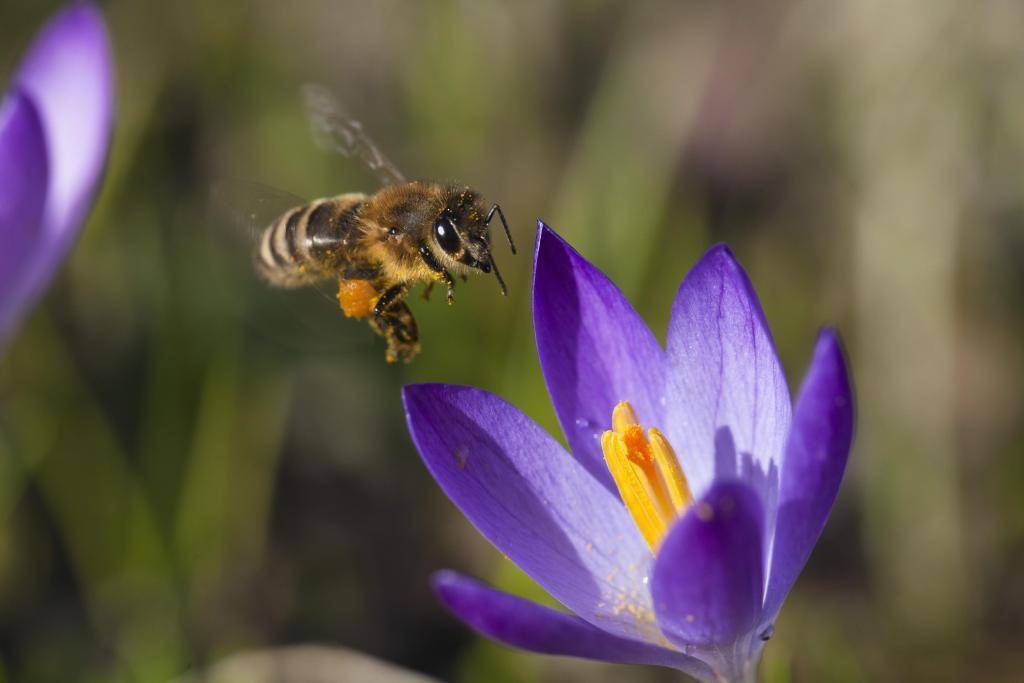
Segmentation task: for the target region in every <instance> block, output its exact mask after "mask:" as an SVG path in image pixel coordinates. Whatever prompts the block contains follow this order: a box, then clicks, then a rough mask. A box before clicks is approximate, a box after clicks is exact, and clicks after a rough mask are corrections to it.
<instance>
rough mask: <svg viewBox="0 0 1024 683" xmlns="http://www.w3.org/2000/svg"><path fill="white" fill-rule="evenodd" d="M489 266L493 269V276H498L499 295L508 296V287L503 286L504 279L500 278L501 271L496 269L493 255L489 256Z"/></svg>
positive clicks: (496, 265)
mask: <svg viewBox="0 0 1024 683" xmlns="http://www.w3.org/2000/svg"><path fill="white" fill-rule="evenodd" d="M490 262H491V268H492V269H493V270H494V277H496V278H498V286H499V287H501V295H502V296H508V287H506V286H505V281H504V280H503V279H502V278H501V272H499V271H498V264H497V263H496V262H495V260H494V257H493V256H491V257H490Z"/></svg>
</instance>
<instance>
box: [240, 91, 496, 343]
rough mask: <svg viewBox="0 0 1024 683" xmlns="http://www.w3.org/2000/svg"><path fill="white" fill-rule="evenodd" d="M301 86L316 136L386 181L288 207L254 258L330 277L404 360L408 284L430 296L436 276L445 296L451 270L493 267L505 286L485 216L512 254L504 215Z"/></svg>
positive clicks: (275, 272) (271, 271) (273, 279)
mask: <svg viewBox="0 0 1024 683" xmlns="http://www.w3.org/2000/svg"><path fill="white" fill-rule="evenodd" d="M303 94H304V97H305V100H306V105H307V108H308V110H309V114H310V120H311V123H312V125H313V131H314V135H315V137H316V139H317V142H318V143H319V144H320V145H321V146H322V147H325V148H327V149H330V150H333V151H337V152H340V153H341V154H343V155H345V156H349V157H351V156H356V157H358V158H359V159H360V160H361V161H363V162H364V163H365V165H366V166H367V167H368V168H369V169H370V170H372V171H373V172H375V173H376V174H377V176H378V177H379V179H380V180H381V182H382V183H383V187H381V188H380V189H379V190H377V191H376V192H374V193H372V194H363V193H359V192H352V193H348V194H341V195H337V196H335V197H328V198H324V199H317V200H315V201H312V202H308V203H304V204H301V205H296V206H293V207H291V208H290V209H288V210H287V211H285V212H284V213H283V214H281V215H280V216H279V217H277V218H276V219H275V220H273V221H272V222H271V223H270V225H269V226H267V227H266V228H264V229H263V230H262V234H261V236H260V237H259V240H258V243H257V245H256V249H255V252H254V256H253V264H254V267H255V269H256V272H257V274H258V275H259V276H260V277H261V278H262V279H263V280H265V281H266V282H267V283H269V284H271V285H273V286H275V287H286V288H293V287H304V286H307V285H312V284H317V283H322V282H324V281H329V280H335V279H336V280H337V282H338V290H337V299H338V302H339V304H340V305H341V308H342V310H343V311H344V313H345V315H346V316H347V317H351V318H365V319H366V320H367V321H368V322H369V324H370V327H371V328H372V329H373V331H374V332H376V333H377V334H378V335H379V336H381V337H383V338H384V339H385V340H386V342H387V351H386V355H385V357H386V358H387V360H388V362H394V361H397V360H402V361H405V362H409V361H410V360H412V358H413V357H414V356H415V355H416V354H417V353H419V350H420V343H419V334H418V331H417V327H416V320H415V318H414V317H413V314H412V311H411V310H410V309H409V306H408V305H407V304H406V302H405V298H406V296H407V295H408V293H409V290H410V289H411V288H412V287H414V286H416V285H418V284H426V285H427V289H426V290H425V292H424V298H426V297H428V296H429V293H430V291H431V289H432V288H433V286H434V284H435V283H437V282H441V283H443V284H444V285H445V288H446V290H447V291H446V295H447V300H448V303H449V304H451V303H453V301H454V297H455V277H456V276H458V277H460V278H461V279H462V280H463V281H465V279H466V277H467V276H468V275H469V274H471V273H494V276H495V278H496V279H497V281H498V285H499V287H500V288H501V293H502V294H503V295H507V294H508V290H507V288H506V287H505V282H504V280H503V279H502V277H501V273H500V272H499V271H498V266H497V264H496V263H495V261H494V258H493V255H492V253H491V236H490V223H491V220H492V219H493V218H494V217H495V216H497V217H498V218H499V219H500V220H501V224H502V226H503V227H504V229H505V236H506V238H507V239H508V243H509V247H510V249H511V251H512V253H513V254H515V244H514V243H513V241H512V233H511V232H510V231H509V227H508V222H507V221H506V220H505V215H504V213H503V212H502V210H501V206H499V205H498V204H491V205H490V207H489V208H488V207H487V205H486V204H485V203H484V200H483V198H482V197H481V195H480V193H479V192H477V191H476V190H474V189H473V188H471V187H467V186H462V185H456V184H451V183H437V182H425V181H418V180H417V181H408V180H406V178H405V176H403V175H402V174H401V173H400V172H399V171H398V170H397V169H396V168H395V166H394V165H393V164H392V163H391V162H390V161H388V159H387V158H386V157H385V156H384V155H383V154H382V153H381V152H380V150H379V149H378V148H377V146H376V145H375V144H374V143H373V142H372V141H371V140H370V138H369V136H367V134H366V133H365V132H364V131H363V128H362V125H361V124H360V123H359V122H358V121H355V120H353V119H351V118H348V117H346V116H345V115H344V114H343V113H342V110H341V108H340V106H339V105H338V103H337V102H336V101H335V100H334V99H333V98H332V97H331V95H330V94H329V93H328V92H327V91H326V90H324V89H323V88H321V87H319V86H306V87H304V88H303Z"/></svg>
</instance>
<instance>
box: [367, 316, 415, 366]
mask: <svg viewBox="0 0 1024 683" xmlns="http://www.w3.org/2000/svg"><path fill="white" fill-rule="evenodd" d="M369 320H370V327H371V328H373V331H374V332H376V333H377V334H378V335H380V336H381V337H384V339H385V341H387V343H388V349H387V351H386V353H385V357H386V358H387V361H388V362H389V363H394V362H395V361H399V360H400V361H402V362H405V363H408V362H409V361H411V360H412V359H413V358H414V357H415V356H416V354H418V353H419V352H420V342H419V331H418V329H417V327H416V319H415V318H414V317H413V315H412V311H411V310H409V307H408V306H407V305H406V303H405V302H404V301H399V302H397V303H393V304H392V305H391V306H390V307H388V309H387V310H386V311H384V312H383V313H382V314H381V315H379V316H373V317H371V318H370V319H369Z"/></svg>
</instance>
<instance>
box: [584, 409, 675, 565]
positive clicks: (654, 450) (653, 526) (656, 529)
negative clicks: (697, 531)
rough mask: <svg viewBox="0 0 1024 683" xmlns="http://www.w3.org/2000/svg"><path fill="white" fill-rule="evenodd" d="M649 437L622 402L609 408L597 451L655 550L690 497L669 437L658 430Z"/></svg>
mask: <svg viewBox="0 0 1024 683" xmlns="http://www.w3.org/2000/svg"><path fill="white" fill-rule="evenodd" d="M648 438H649V439H650V440H648ZM648 438H645V437H644V430H643V428H642V427H641V426H640V421H639V419H638V418H637V416H636V413H635V412H634V411H633V407H632V406H631V405H629V403H628V402H626V401H622V402H620V403H619V404H618V405H617V406H615V409H614V410H613V411H612V430H610V431H606V432H605V433H604V434H603V435H602V437H601V449H602V450H603V451H604V459H605V462H606V463H607V464H608V471H609V472H611V475H612V479H614V480H615V485H616V486H617V487H618V489H619V493H620V494H621V495H622V502H623V503H624V504H625V505H626V509H627V510H629V513H630V514H631V515H632V516H633V521H634V522H636V525H637V527H639V529H640V533H641V534H642V535H643V537H644V540H646V541H647V545H648V546H649V547H650V548H651V550H652V551H656V550H657V549H658V545H659V544H660V543H661V540H662V539H663V538H664V537H665V533H666V532H667V531H668V528H669V526H671V524H672V522H673V521H674V520H675V518H676V517H678V516H679V515H680V514H682V512H683V510H685V509H686V507H687V505H689V504H690V501H691V496H690V488H689V485H688V484H687V483H686V477H685V476H683V471H682V469H681V468H680V467H679V460H678V459H677V458H676V454H675V451H673V450H672V446H671V445H670V444H669V443H668V440H667V439H665V437H664V435H663V434H662V433H661V432H659V431H658V430H657V429H651V430H649V432H648Z"/></svg>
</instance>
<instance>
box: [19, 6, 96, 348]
mask: <svg viewBox="0 0 1024 683" xmlns="http://www.w3.org/2000/svg"><path fill="white" fill-rule="evenodd" d="M113 97H114V75H113V57H112V54H111V49H110V42H109V40H108V38H107V30H106V27H105V25H104V23H103V17H102V16H101V14H100V12H99V10H98V9H97V8H96V7H95V6H94V5H93V4H92V3H90V2H75V3H73V4H72V5H70V6H69V7H67V8H65V9H64V10H62V11H61V12H59V13H58V14H57V15H56V16H54V17H53V18H52V19H51V20H50V21H49V23H48V24H47V25H46V26H44V27H43V29H42V31H41V32H40V33H39V36H38V37H37V38H36V40H35V42H34V43H33V44H32V46H31V47H30V48H29V50H28V53H27V54H26V55H25V57H24V58H23V60H22V62H21V65H20V66H19V67H18V69H17V71H16V72H15V75H14V78H13V80H12V83H11V86H10V88H9V90H8V92H7V94H6V95H5V97H4V99H3V102H2V103H0V243H2V249H0V349H2V348H3V346H4V345H5V344H6V342H8V341H9V340H10V338H11V336H12V334H13V333H14V330H15V328H16V327H17V325H18V323H19V322H20V321H21V319H22V317H23V316H24V315H25V314H26V312H27V311H28V309H29V308H30V307H31V306H32V304H33V303H34V302H35V300H36V299H38V297H39V296H40V295H41V293H42V291H43V290H44V289H45V288H46V285H47V284H48V283H49V281H50V280H51V278H52V277H53V274H54V272H55V271H56V270H57V268H58V266H59V265H60V263H61V262H62V261H63V260H64V258H65V256H67V253H68V250H69V249H70V248H71V245H72V244H73V243H74V240H75V238H76V236H77V235H78V231H79V228H81V226H82V223H83V222H84V220H85V217H86V215H87V214H88V213H89V209H90V208H91V206H92V201H93V198H94V197H95V194H96V189H97V187H98V185H99V181H100V177H101V175H102V173H103V168H104V165H105V162H106V158H107V150H108V148H109V146H110V135H111V128H112V120H113V106H114V105H113Z"/></svg>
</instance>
